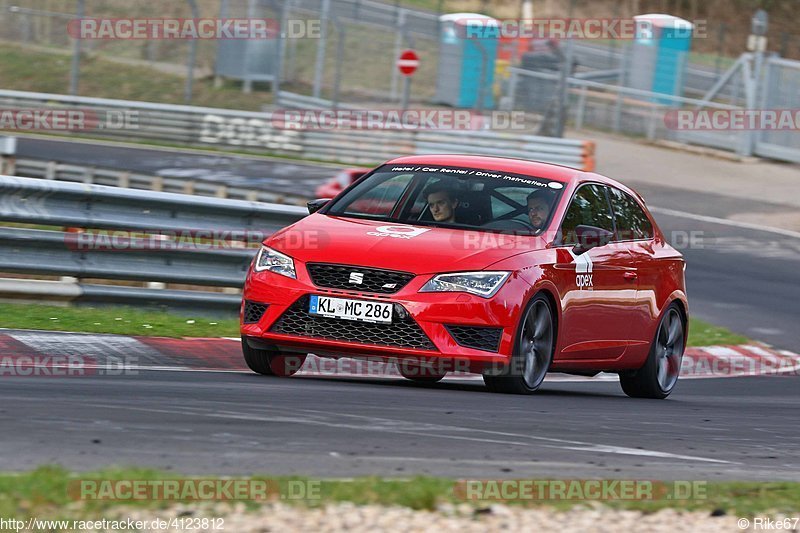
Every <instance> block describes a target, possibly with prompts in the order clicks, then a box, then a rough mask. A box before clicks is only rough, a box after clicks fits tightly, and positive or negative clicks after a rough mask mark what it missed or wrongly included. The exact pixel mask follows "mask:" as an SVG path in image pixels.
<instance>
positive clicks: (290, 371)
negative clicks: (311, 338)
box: [242, 337, 306, 377]
mask: <svg viewBox="0 0 800 533" xmlns="http://www.w3.org/2000/svg"><path fill="white" fill-rule="evenodd" d="M242 355H244V362H245V363H247V367H248V368H249V369H250V370H252V371H253V372H255V373H256V374H262V375H264V376H278V377H289V376H293V375H294V374H296V373H297V371H298V370H300V368H301V367H302V366H303V363H304V362H305V360H306V356H305V355H299V354H284V353H281V352H280V351H278V350H261V349H257V348H251V347H250V345H249V344H247V339H246V338H245V337H242Z"/></svg>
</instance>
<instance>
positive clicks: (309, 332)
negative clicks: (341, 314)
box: [270, 295, 436, 350]
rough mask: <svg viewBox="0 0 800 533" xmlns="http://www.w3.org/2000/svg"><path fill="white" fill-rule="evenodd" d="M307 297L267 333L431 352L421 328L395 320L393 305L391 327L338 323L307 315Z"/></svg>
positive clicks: (410, 322) (426, 337)
mask: <svg viewBox="0 0 800 533" xmlns="http://www.w3.org/2000/svg"><path fill="white" fill-rule="evenodd" d="M308 303H309V297H308V296H307V295H306V296H303V297H301V298H300V299H299V300H297V301H296V302H295V303H294V304H292V306H291V307H290V308H289V309H287V310H286V312H285V313H284V314H283V315H281V317H280V318H279V319H278V320H277V321H276V322H275V324H274V325H273V326H272V328H271V329H270V331H272V332H274V333H282V334H285V335H298V336H301V337H314V338H318V339H329V340H334V341H346V342H358V343H363V344H373V345H377V346H397V347H400V348H415V349H418V350H435V349H436V347H435V346H434V345H433V343H432V342H431V340H430V339H429V338H428V336H427V335H425V332H424V331H422V328H420V327H419V325H418V324H417V323H416V322H414V319H413V318H411V317H410V316H408V313H407V312H404V313H402V314H404V315H406V317H407V318H406V319H404V320H402V319H399V318H398V316H399V314H400V313H398V312H397V308H398V307H401V306H400V305H399V304H394V305H395V312H394V318H393V322H392V323H391V324H375V323H372V322H360V321H355V320H341V319H338V318H327V317H318V316H313V315H311V314H309V312H308Z"/></svg>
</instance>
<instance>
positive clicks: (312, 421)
mask: <svg viewBox="0 0 800 533" xmlns="http://www.w3.org/2000/svg"><path fill="white" fill-rule="evenodd" d="M105 407H106V408H116V409H128V410H134V411H145V412H153V413H170V414H173V415H174V414H176V413H180V412H181V411H185V412H186V414H189V415H193V416H205V417H211V418H224V419H233V420H247V421H249V422H256V421H258V422H265V423H267V422H272V423H276V422H277V423H295V424H305V425H316V426H325V427H331V428H336V429H355V430H362V431H363V430H369V431H378V432H387V433H395V434H404V435H415V436H420V437H429V438H430V437H433V438H442V439H453V440H461V441H469V442H479V443H484V444H502V445H517V446H533V447H546V448H555V449H566V450H575V451H588V452H603V453H612V454H618V455H648V453H650V454H652V456H654V457H660V458H663V459H682V460H690V461H700V462H713V463H723V464H741V463H737V462H733V461H723V460H721V459H711V458H707V457H696V456H691V455H679V454H671V453H667V452H658V451H655V450H643V449H637V448H626V447H624V446H609V445H602V444H594V443H590V442H582V441H573V440H565V439H555V438H549V437H540V436H535V435H524V434H519V433H509V432H505V431H491V430H486V429H477V428H467V427H459V426H446V425H440V424H431V423H425V422H423V423H417V422H411V421H406V420H396V419H387V418H378V417H371V416H363V415H355V414H348V413H330V412H325V411H317V410H311V409H296V410H295V409H288V410H287V409H284V411H288V415H277V414H272V415H264V414H260V413H242V412H234V411H214V412H205V413H203V412H198V411H196V410H190V411H187V410H182V409H153V408H148V407H133V406H114V405H110V404H108V405H105ZM273 412H274V410H273ZM333 416H339V417H340V418H344V419H347V418H351V419H358V420H359V421H360V422H362V423H360V424H358V423H347V422H344V421H342V422H334V421H332V420H331V418H332V417H333ZM445 432H458V433H470V434H475V433H484V434H488V435H491V436H494V437H496V438H480V437H473V436H466V435H452V434H450V435H448V434H445ZM502 437H513V438H515V439H523V440H509V439H502ZM526 440H527V441H528V442H526ZM531 440H533V441H537V442H535V443H533V442H529V441H531ZM543 442H548V443H552V444H544V443H543ZM565 444H566V445H570V446H565Z"/></svg>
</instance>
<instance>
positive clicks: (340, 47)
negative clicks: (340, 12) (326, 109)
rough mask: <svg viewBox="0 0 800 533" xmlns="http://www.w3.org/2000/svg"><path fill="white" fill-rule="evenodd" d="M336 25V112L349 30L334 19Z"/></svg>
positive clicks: (334, 87) (334, 93) (334, 92)
mask: <svg viewBox="0 0 800 533" xmlns="http://www.w3.org/2000/svg"><path fill="white" fill-rule="evenodd" d="M334 23H335V24H336V33H337V34H338V35H337V36H336V37H337V41H336V72H335V73H334V75H335V77H334V80H333V101H332V106H331V107H333V109H334V110H336V109H338V108H339V87H340V85H341V83H342V62H343V60H344V43H345V39H346V38H347V30H346V29H345V26H344V24H342V22H341V21H340V20H339V19H338V18H334Z"/></svg>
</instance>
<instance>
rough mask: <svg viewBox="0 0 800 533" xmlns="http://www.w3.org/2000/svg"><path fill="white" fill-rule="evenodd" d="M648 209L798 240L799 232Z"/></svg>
mask: <svg viewBox="0 0 800 533" xmlns="http://www.w3.org/2000/svg"><path fill="white" fill-rule="evenodd" d="M648 209H650V211H652V212H653V213H661V214H662V215H668V216H673V217H682V218H690V219H692V220H699V221H701V222H711V223H712V224H721V225H723V226H731V227H734V228H744V229H752V230H756V231H765V232H768V233H775V234H777V235H783V236H785V237H794V238H795V239H800V232H798V231H792V230H789V229H783V228H776V227H774V226H763V225H761V224H753V223H750V222H739V221H737V220H728V219H727V218H718V217H710V216H707V215H697V214H695V213H687V212H686V211H676V210H675V209H667V208H664V207H656V206H652V205H651V206H648Z"/></svg>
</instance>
